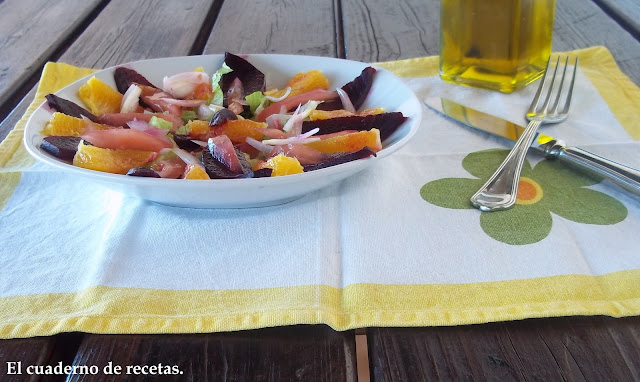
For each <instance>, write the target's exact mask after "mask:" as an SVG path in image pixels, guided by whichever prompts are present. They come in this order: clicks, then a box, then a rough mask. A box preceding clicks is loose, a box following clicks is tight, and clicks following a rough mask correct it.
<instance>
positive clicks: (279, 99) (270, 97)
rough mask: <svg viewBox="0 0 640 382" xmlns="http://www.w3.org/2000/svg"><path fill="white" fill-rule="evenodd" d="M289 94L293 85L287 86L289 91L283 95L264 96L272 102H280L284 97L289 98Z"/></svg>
mask: <svg viewBox="0 0 640 382" xmlns="http://www.w3.org/2000/svg"><path fill="white" fill-rule="evenodd" d="M289 94H291V86H287V91H286V92H284V94H283V95H282V97H278V98H276V97H272V96H264V98H265V99H268V100H269V101H271V102H280V101H282V100H283V99H285V98H287V97H288V96H289Z"/></svg>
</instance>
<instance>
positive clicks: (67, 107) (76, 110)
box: [44, 94, 98, 122]
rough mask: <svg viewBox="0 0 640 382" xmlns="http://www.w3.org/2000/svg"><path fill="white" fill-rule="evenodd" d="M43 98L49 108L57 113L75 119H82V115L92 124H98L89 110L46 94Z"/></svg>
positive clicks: (96, 118)
mask: <svg viewBox="0 0 640 382" xmlns="http://www.w3.org/2000/svg"><path fill="white" fill-rule="evenodd" d="M44 97H45V98H46V99H47V104H48V105H49V107H50V108H52V109H53V110H55V111H57V112H60V113H63V114H66V115H70V116H72V117H76V118H82V116H83V115H84V116H85V117H87V118H89V119H90V120H92V121H93V122H98V117H96V116H95V115H93V114H92V113H91V112H90V111H89V110H87V109H85V108H83V107H82V106H79V105H77V104H75V103H73V102H71V101H69V100H66V99H64V98H60V97H58V96H57V95H55V94H47V95H46V96H44Z"/></svg>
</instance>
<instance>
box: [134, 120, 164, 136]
mask: <svg viewBox="0 0 640 382" xmlns="http://www.w3.org/2000/svg"><path fill="white" fill-rule="evenodd" d="M127 126H129V128H130V129H133V130H139V131H145V130H147V129H150V128H151V127H152V126H151V125H150V124H149V122H147V121H143V120H141V119H135V118H134V119H133V121H129V122H127ZM165 134H166V132H165Z"/></svg>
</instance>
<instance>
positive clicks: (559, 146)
mask: <svg viewBox="0 0 640 382" xmlns="http://www.w3.org/2000/svg"><path fill="white" fill-rule="evenodd" d="M545 156H546V158H547V159H557V160H559V161H561V162H564V163H568V164H570V165H572V166H575V167H579V168H580V169H582V170H586V171H587V172H590V173H593V174H596V175H600V176H602V177H605V178H607V179H609V180H611V181H612V182H614V183H616V184H617V185H619V186H620V187H622V188H624V189H626V190H628V191H630V192H632V193H634V194H636V195H640V171H638V170H636V169H634V168H631V167H628V166H625V165H622V164H620V163H616V162H614V161H612V160H609V159H606V158H603V157H601V156H598V155H596V154H593V153H590V152H588V151H586V150H583V149H581V148H578V147H567V146H565V144H564V142H562V141H561V140H555V141H551V142H549V143H548V144H547V147H546V149H545Z"/></svg>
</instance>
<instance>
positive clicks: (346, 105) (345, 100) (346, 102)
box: [336, 88, 356, 113]
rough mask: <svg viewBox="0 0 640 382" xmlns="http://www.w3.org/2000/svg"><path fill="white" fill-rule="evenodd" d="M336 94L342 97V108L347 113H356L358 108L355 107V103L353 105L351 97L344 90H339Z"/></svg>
mask: <svg viewBox="0 0 640 382" xmlns="http://www.w3.org/2000/svg"><path fill="white" fill-rule="evenodd" d="M336 92H338V96H339V97H340V101H342V108H343V109H345V110H346V111H350V112H352V113H355V112H356V108H355V107H353V103H351V99H350V98H349V95H348V94H347V92H345V91H344V90H342V89H340V88H337V89H336Z"/></svg>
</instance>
